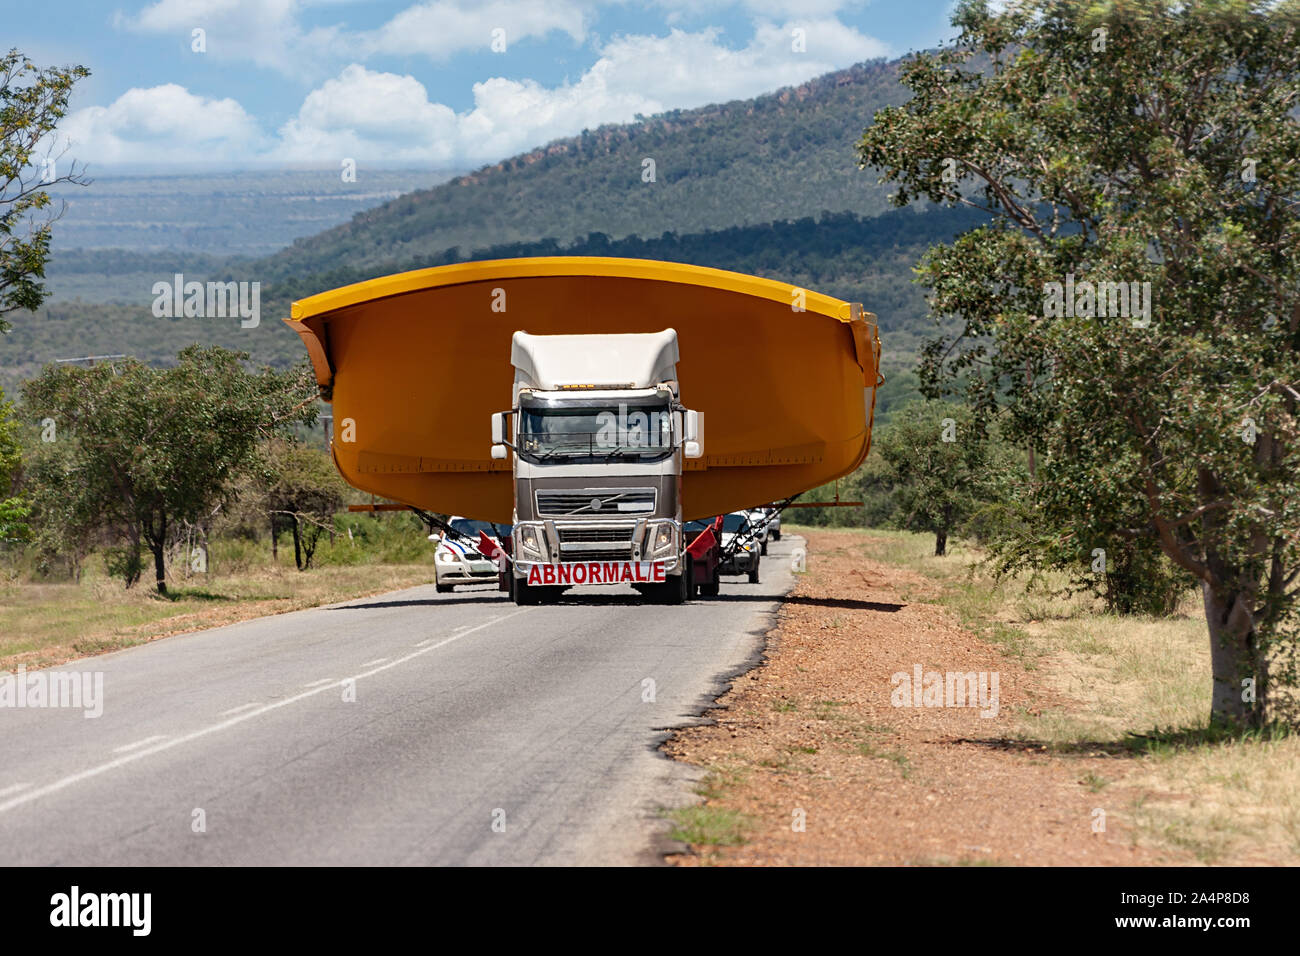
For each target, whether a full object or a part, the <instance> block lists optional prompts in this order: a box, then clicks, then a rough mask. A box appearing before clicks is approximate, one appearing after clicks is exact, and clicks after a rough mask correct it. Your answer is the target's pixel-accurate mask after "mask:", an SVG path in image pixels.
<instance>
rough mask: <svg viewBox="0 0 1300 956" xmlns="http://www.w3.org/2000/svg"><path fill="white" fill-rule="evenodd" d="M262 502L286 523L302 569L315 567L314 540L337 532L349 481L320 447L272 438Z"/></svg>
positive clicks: (267, 451) (277, 519)
mask: <svg viewBox="0 0 1300 956" xmlns="http://www.w3.org/2000/svg"><path fill="white" fill-rule="evenodd" d="M263 461H264V463H265V470H264V474H263V483H262V489H263V490H262V494H263V507H264V508H265V510H266V513H267V514H268V515H270V517H271V521H272V524H273V526H275V525H277V524H281V523H287V524H288V526H289V530H290V531H291V532H292V533H293V558H294V564H295V565H296V566H297V568H298V570H299V571H306V570H307V569H308V568H309V567H311V559H312V556H313V555H314V554H315V553H316V545H317V544H318V543H319V541H320V536H321V534H322V533H325V532H333V530H334V515H335V514H337V513H338V512H339V511H341V510H342V508H343V501H344V496H345V495H346V494H347V491H348V486H347V484H346V483H345V482H344V481H343V479H342V477H340V475H339V473H338V469H337V468H335V467H334V462H333V461H332V460H331V459H330V456H329V455H328V454H327V453H326V452H323V451H321V450H320V449H317V448H312V447H310V446H308V445H303V444H299V443H297V442H291V441H286V440H283V439H273V440H271V441H270V442H267V443H266V447H265V448H264V449H263Z"/></svg>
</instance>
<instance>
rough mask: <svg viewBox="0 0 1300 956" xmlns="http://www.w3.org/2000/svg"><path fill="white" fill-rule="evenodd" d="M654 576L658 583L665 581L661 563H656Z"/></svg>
mask: <svg viewBox="0 0 1300 956" xmlns="http://www.w3.org/2000/svg"><path fill="white" fill-rule="evenodd" d="M654 576H655V580H656V581H663V579H664V566H663V564H662V563H661V562H659V561H656V562H655V563H654Z"/></svg>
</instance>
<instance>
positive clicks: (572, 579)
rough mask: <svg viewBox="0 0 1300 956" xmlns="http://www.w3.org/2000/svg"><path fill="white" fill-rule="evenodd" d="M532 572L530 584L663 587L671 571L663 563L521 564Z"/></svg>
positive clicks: (575, 562) (590, 562)
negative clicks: (652, 585)
mask: <svg viewBox="0 0 1300 956" xmlns="http://www.w3.org/2000/svg"><path fill="white" fill-rule="evenodd" d="M517 567H518V568H519V569H520V570H521V571H522V570H524V569H525V568H527V570H528V584H529V585H530V586H531V585H535V584H536V585H545V584H559V585H573V584H662V583H663V582H664V580H665V573H666V571H667V568H666V566H665V564H664V562H662V561H569V562H564V563H561V564H528V565H525V564H523V563H520V564H518V565H517Z"/></svg>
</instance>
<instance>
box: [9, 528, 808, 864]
mask: <svg viewBox="0 0 1300 956" xmlns="http://www.w3.org/2000/svg"><path fill="white" fill-rule="evenodd" d="M801 543H802V542H800V541H799V540H798V539H795V538H790V537H786V538H784V539H783V540H782V541H781V542H779V543H778V542H773V543H772V544H771V545H770V548H769V556H768V557H767V558H766V559H765V560H764V563H763V567H762V569H763V583H762V584H758V585H751V584H748V583H747V582H746V581H745V579H744V578H726V579H724V583H723V589H722V596H721V597H720V598H717V599H703V600H697V601H695V602H693V603H691V604H688V605H685V606H682V607H662V606H653V605H645V604H642V603H641V599H640V597H639V596H638V595H636V593H635V592H633V591H632V590H631V589H630V588H626V589H623V590H619V589H613V588H590V587H587V588H575V589H573V590H572V591H570V592H569V596H568V597H567V599H566V600H565V602H564V603H562V604H559V605H554V606H545V607H535V608H517V607H515V606H514V605H513V604H511V603H509V602H508V601H507V600H506V599H505V596H504V595H501V594H499V593H498V592H497V591H495V590H494V589H490V588H486V587H475V588H462V589H458V590H457V591H456V592H455V593H454V594H448V595H441V594H436V593H435V592H434V589H433V587H432V586H428V587H420V588H413V589H410V590H405V591H398V592H393V593H390V594H385V595H382V596H379V597H372V598H366V599H363V600H360V601H354V602H350V603H347V604H343V605H336V606H332V607H327V608H317V609H313V610H309V611H299V612H295V613H292V614H284V615H279V616H275V617H269V618H260V619H257V620H253V621H247V622H245V623H242V624H237V625H233V626H230V627H223V628H217V629H214V630H209V631H202V632H198V633H195V634H188V635H181V636H177V637H171V638H167V639H166V640H163V641H158V642H156V643H153V644H149V645H145V646H142V647H138V648H132V649H129V650H125V651H120V652H117V653H114V654H110V655H106V656H103V657H96V658H89V659H86V660H83V661H80V662H76V663H74V664H71V665H68V666H67V667H66V668H63V670H65V671H78V672H102V674H103V713H102V715H101V716H99V717H97V718H87V717H85V716H84V714H83V711H82V710H72V709H48V708H13V707H0V865H15V864H37V865H226V864H232V865H233V864H242V865H278V864H308V865H310V864H396V865H402V864H570V863H577V864H583V863H595V864H617V863H648V862H655V861H657V860H658V859H659V851H661V850H662V849H663V847H664V846H665V845H666V843H665V841H666V826H665V824H664V823H663V821H662V818H661V815H660V808H662V807H664V806H674V805H679V804H681V803H685V802H689V801H690V800H692V799H693V798H692V796H691V793H690V784H691V781H692V779H693V772H692V771H691V770H690V769H689V768H686V767H684V766H682V765H679V764H676V763H674V762H672V761H669V760H668V759H666V758H665V757H663V756H661V755H660V754H658V753H657V752H656V749H655V748H656V747H657V746H658V744H659V743H660V742H661V741H662V739H663V738H664V736H665V734H664V730H665V728H671V727H675V726H680V725H682V724H685V723H690V722H692V721H693V720H694V719H697V718H698V715H699V714H700V712H701V711H702V709H703V708H704V707H705V706H707V705H708V704H709V703H710V702H711V701H712V700H713V698H714V697H715V696H716V694H717V693H718V692H719V691H720V690H721V689H722V687H723V686H724V684H725V682H726V680H727V679H729V678H730V677H731V676H733V675H734V674H736V673H737V672H738V671H741V670H743V669H745V668H746V667H747V666H748V665H749V664H750V663H752V662H753V661H754V660H755V659H756V657H757V655H758V654H759V652H760V651H761V648H762V634H763V633H764V631H766V629H767V627H768V626H769V624H770V622H771V619H772V614H773V612H774V611H775V609H776V607H777V606H778V604H779V601H780V597H781V596H782V595H783V594H784V593H785V592H786V591H787V590H788V589H789V587H790V584H791V572H790V557H789V556H790V552H791V549H792V548H793V547H794V546H796V545H799V544H801ZM648 682H653V683H652V684H651V683H648ZM349 698H351V699H349Z"/></svg>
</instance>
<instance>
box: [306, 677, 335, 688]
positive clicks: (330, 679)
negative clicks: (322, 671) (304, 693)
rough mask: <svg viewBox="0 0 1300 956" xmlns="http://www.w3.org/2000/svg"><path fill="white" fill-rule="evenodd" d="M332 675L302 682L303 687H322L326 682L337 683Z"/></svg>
mask: <svg viewBox="0 0 1300 956" xmlns="http://www.w3.org/2000/svg"><path fill="white" fill-rule="evenodd" d="M337 683H338V681H336V680H335V679H334V678H333V677H322V678H321V679H320V680H314V681H312V682H311V683H310V684H303V685H302V686H303V687H323V686H324V685H326V684H337Z"/></svg>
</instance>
